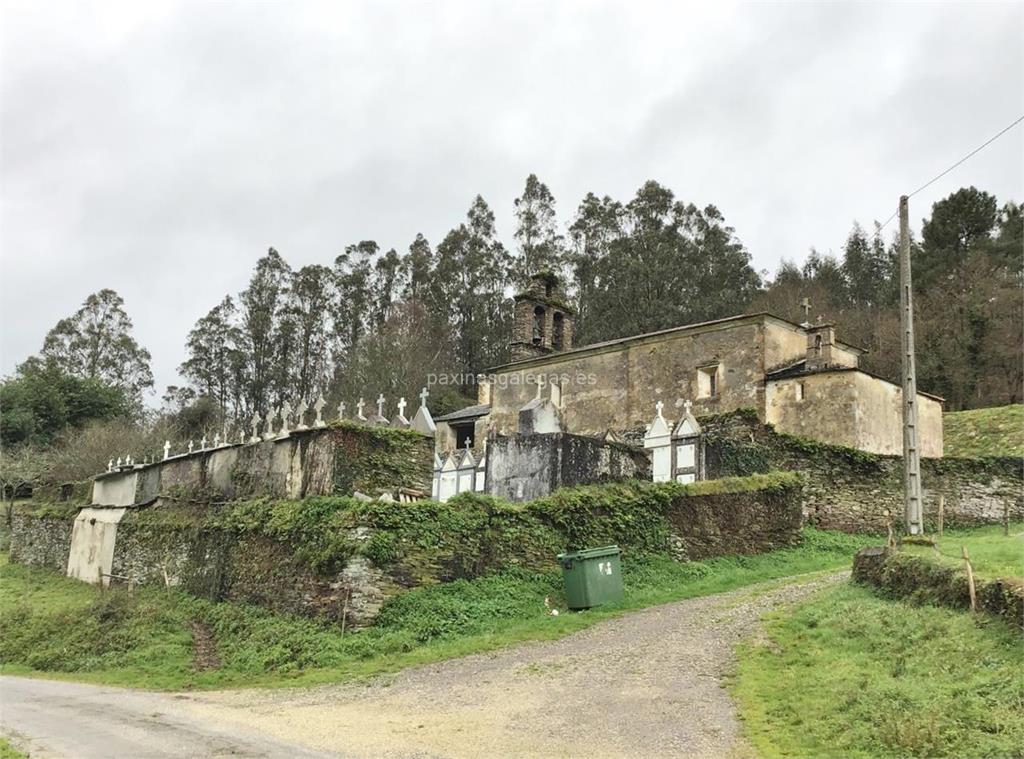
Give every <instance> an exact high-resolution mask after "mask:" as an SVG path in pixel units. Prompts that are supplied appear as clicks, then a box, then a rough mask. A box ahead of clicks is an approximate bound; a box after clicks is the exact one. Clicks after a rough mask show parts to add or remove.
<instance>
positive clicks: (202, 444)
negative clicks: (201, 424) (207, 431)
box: [199, 435, 206, 451]
mask: <svg viewBox="0 0 1024 759" xmlns="http://www.w3.org/2000/svg"><path fill="white" fill-rule="evenodd" d="M199 450H201V451H205V450H206V435H203V439H202V440H200V441H199Z"/></svg>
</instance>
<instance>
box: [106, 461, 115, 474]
mask: <svg viewBox="0 0 1024 759" xmlns="http://www.w3.org/2000/svg"><path fill="white" fill-rule="evenodd" d="M107 471H108V472H113V471H114V460H113V459H111V460H110V461H109V462H108V463H107Z"/></svg>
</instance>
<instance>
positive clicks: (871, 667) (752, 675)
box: [734, 524, 1024, 759]
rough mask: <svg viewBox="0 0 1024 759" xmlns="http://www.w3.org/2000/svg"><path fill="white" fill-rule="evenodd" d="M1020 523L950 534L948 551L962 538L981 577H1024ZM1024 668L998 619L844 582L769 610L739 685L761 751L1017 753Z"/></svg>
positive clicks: (748, 647) (746, 651)
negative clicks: (1006, 529) (1006, 531)
mask: <svg viewBox="0 0 1024 759" xmlns="http://www.w3.org/2000/svg"><path fill="white" fill-rule="evenodd" d="M1022 527H1024V525H1020V524H1016V525H1011V535H1010V537H1004V536H1003V534H1002V528H998V527H985V528H981V529H979V530H974V531H955V532H951V533H947V535H946V536H944V539H943V541H942V543H941V547H940V550H941V551H942V553H943V554H944V555H945V554H951V555H950V556H949V557H948V558H944V559H943V560H950V561H952V560H953V559H954V556H953V555H952V554H954V549H955V555H956V556H958V555H959V550H960V546H961V545H967V547H968V551H969V552H970V553H971V557H972V559H974V564H975V569H976V571H977V572H978V573H979V574H982V575H985V576H1005V575H1017V576H1019V575H1021V574H1022V570H1021V566H1022V562H1024V551H1022V544H1021V537H1020V536H1019V533H1020V531H1021V528H1022ZM910 550H913V551H914V552H920V551H926V552H927V553H932V549H930V548H921V547H914V548H913V549H910ZM1008 570H1009V571H1008ZM1021 672H1024V639H1022V636H1021V634H1020V632H1019V631H1018V630H1014V629H1013V628H1012V627H1011V626H1010V625H1007V624H1006V623H1005V622H1002V621H1001V620H998V619H994V618H990V617H988V616H986V615H980V614H970V613H969V612H962V611H955V610H951V609H946V608H940V607H935V606H913V605H910V604H907V603H904V602H900V601H894V600H888V599H884V598H880V597H878V596H876V595H875V594H873V593H872V592H871V591H870V590H868V589H867V588H863V587H858V586H853V585H844V586H841V587H836V588H831V589H828V590H826V591H824V592H822V593H821V594H819V595H818V596H816V597H815V598H814V599H812V600H810V601H808V602H807V603H804V604H802V605H801V606H799V607H798V608H797V609H796V610H794V611H791V612H789V613H788V614H782V613H780V614H774V615H772V616H771V617H770V618H769V622H768V625H767V628H766V631H765V634H764V635H763V636H761V637H760V638H758V639H757V640H755V641H753V642H749V643H747V644H744V646H742V647H741V649H740V664H739V672H738V676H737V678H736V681H735V684H734V693H735V695H736V698H737V700H738V702H739V705H740V711H741V715H742V717H743V720H744V723H745V728H746V732H747V734H748V736H749V737H750V739H751V741H752V742H753V743H754V745H755V746H756V747H757V749H758V750H759V752H760V753H761V754H762V755H763V756H766V757H774V756H815V757H844V759H845V758H846V757H850V758H851V759H854V758H856V757H902V756H920V757H933V756H934V757H938V756H1007V757H1009V756H1013V757H1019V756H1021V755H1022V747H1024V678H1022V677H1021Z"/></svg>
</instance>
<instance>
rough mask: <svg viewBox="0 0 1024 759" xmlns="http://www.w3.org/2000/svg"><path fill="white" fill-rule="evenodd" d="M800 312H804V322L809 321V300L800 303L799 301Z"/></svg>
mask: <svg viewBox="0 0 1024 759" xmlns="http://www.w3.org/2000/svg"><path fill="white" fill-rule="evenodd" d="M800 310H801V311H803V312H804V321H805V322H806V321H809V319H810V316H811V301H810V298H804V299H803V300H802V301H800Z"/></svg>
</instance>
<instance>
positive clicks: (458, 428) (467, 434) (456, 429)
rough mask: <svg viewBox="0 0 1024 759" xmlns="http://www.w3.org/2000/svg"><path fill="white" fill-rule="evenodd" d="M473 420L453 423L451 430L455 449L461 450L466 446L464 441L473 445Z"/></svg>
mask: <svg viewBox="0 0 1024 759" xmlns="http://www.w3.org/2000/svg"><path fill="white" fill-rule="evenodd" d="M473 427H474V424H473V422H470V423H468V424H453V425H452V432H453V433H455V449H456V450H462V449H463V448H465V447H466V441H469V444H470V445H473Z"/></svg>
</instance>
